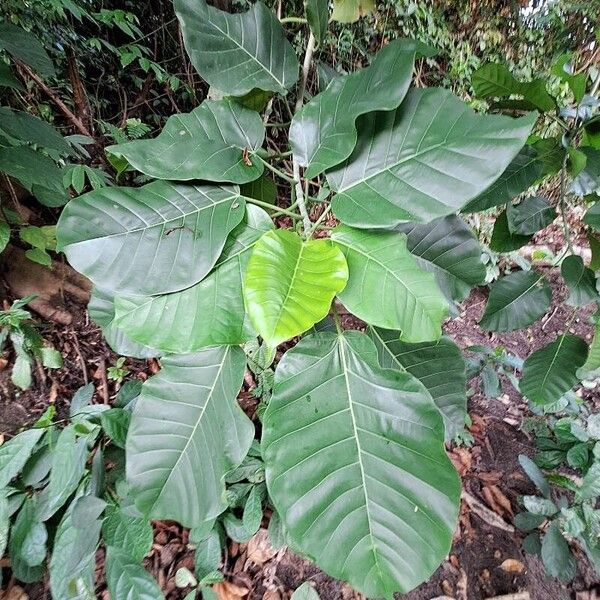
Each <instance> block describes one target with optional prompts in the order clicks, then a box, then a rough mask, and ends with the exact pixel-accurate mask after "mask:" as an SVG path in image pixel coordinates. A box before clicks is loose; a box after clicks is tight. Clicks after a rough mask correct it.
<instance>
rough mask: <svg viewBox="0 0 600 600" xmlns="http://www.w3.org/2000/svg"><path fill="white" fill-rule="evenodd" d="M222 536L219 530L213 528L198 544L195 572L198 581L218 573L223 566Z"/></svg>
mask: <svg viewBox="0 0 600 600" xmlns="http://www.w3.org/2000/svg"><path fill="white" fill-rule="evenodd" d="M221 554H222V550H221V536H220V535H219V531H218V529H217V528H213V529H212V530H211V531H210V532H209V533H208V534H207V535H206V536H204V537H203V538H202V539H200V540H199V541H198V542H197V543H196V552H195V554H194V571H195V573H196V577H197V578H198V579H200V580H201V579H204V577H206V576H207V575H208V574H209V573H212V572H213V571H216V570H217V569H218V568H219V566H220V565H221Z"/></svg>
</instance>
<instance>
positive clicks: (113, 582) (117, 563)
mask: <svg viewBox="0 0 600 600" xmlns="http://www.w3.org/2000/svg"><path fill="white" fill-rule="evenodd" d="M106 585H107V586H108V591H109V593H110V597H111V598H115V599H116V598H128V599H129V598H131V599H132V600H164V596H163V594H162V592H161V591H160V588H159V587H158V584H157V583H156V581H155V580H154V578H153V577H152V575H150V573H148V571H146V569H144V567H143V566H141V565H140V564H139V563H138V562H137V561H136V560H134V559H133V558H131V556H130V555H129V554H128V553H127V552H126V551H124V550H121V549H120V548H115V547H114V546H108V547H107V548H106Z"/></svg>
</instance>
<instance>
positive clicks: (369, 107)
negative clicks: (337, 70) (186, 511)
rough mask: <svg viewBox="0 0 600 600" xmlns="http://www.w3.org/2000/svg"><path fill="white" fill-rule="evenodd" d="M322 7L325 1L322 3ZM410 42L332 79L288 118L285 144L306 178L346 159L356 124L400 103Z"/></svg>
mask: <svg viewBox="0 0 600 600" xmlns="http://www.w3.org/2000/svg"><path fill="white" fill-rule="evenodd" d="M322 3H323V4H324V5H325V6H327V3H326V2H322ZM415 52H416V43H415V42H414V41H413V40H407V39H400V40H395V41H393V42H392V43H390V44H389V45H388V46H386V47H384V48H383V49H382V50H381V51H380V52H379V53H378V54H377V55H376V57H375V58H374V59H373V62H372V63H371V65H370V66H369V67H367V68H365V69H361V70H359V71H356V72H355V73H351V74H350V75H344V76H341V77H336V78H335V79H334V80H333V81H332V82H331V83H330V84H329V86H327V89H326V90H325V91H323V92H321V93H320V94H318V95H317V96H315V97H314V98H313V99H312V100H311V101H310V102H309V103H308V104H306V105H305V106H304V107H303V108H302V109H301V110H300V111H299V112H297V113H296V114H295V115H294V118H293V119H292V124H291V126H290V144H291V146H292V150H293V151H294V155H295V157H296V159H297V161H298V163H299V164H300V165H302V166H304V167H307V169H306V177H308V178H312V177H315V176H317V175H318V174H319V173H322V172H323V171H325V170H326V169H329V168H331V167H334V166H335V165H338V164H339V163H341V162H342V161H343V160H345V159H346V158H348V156H350V154H351V153H352V150H353V149H354V147H355V146H356V140H357V131H356V120H357V118H358V117H359V116H360V115H363V114H365V113H368V112H372V111H376V110H383V111H386V110H392V109H394V108H396V107H398V106H399V105H400V103H401V102H402V100H403V99H404V96H405V95H406V92H407V91H408V86H409V85H410V80H411V77H412V70H413V64H414V61H415Z"/></svg>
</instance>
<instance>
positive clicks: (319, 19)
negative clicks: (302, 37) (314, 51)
mask: <svg viewBox="0 0 600 600" xmlns="http://www.w3.org/2000/svg"><path fill="white" fill-rule="evenodd" d="M304 13H305V14H306V20H307V21H308V26H309V27H310V30H311V31H312V33H313V35H314V36H315V40H317V44H318V45H319V46H320V45H321V44H322V43H323V40H324V39H325V36H326V35H327V22H328V21H329V2H328V1H327V0H304Z"/></svg>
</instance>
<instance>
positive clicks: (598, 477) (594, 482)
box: [577, 462, 600, 500]
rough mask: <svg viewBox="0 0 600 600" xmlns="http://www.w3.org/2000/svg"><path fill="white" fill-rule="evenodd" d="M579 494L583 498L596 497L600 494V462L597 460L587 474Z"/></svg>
mask: <svg viewBox="0 0 600 600" xmlns="http://www.w3.org/2000/svg"><path fill="white" fill-rule="evenodd" d="M577 496H578V497H579V498H581V499H582V500H591V499H596V498H597V497H598V496H600V463H597V462H595V463H594V464H593V465H592V466H591V467H590V469H589V471H588V472H587V473H586V474H585V477H584V478H583V481H582V482H581V487H580V488H579V491H578V493H577Z"/></svg>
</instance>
